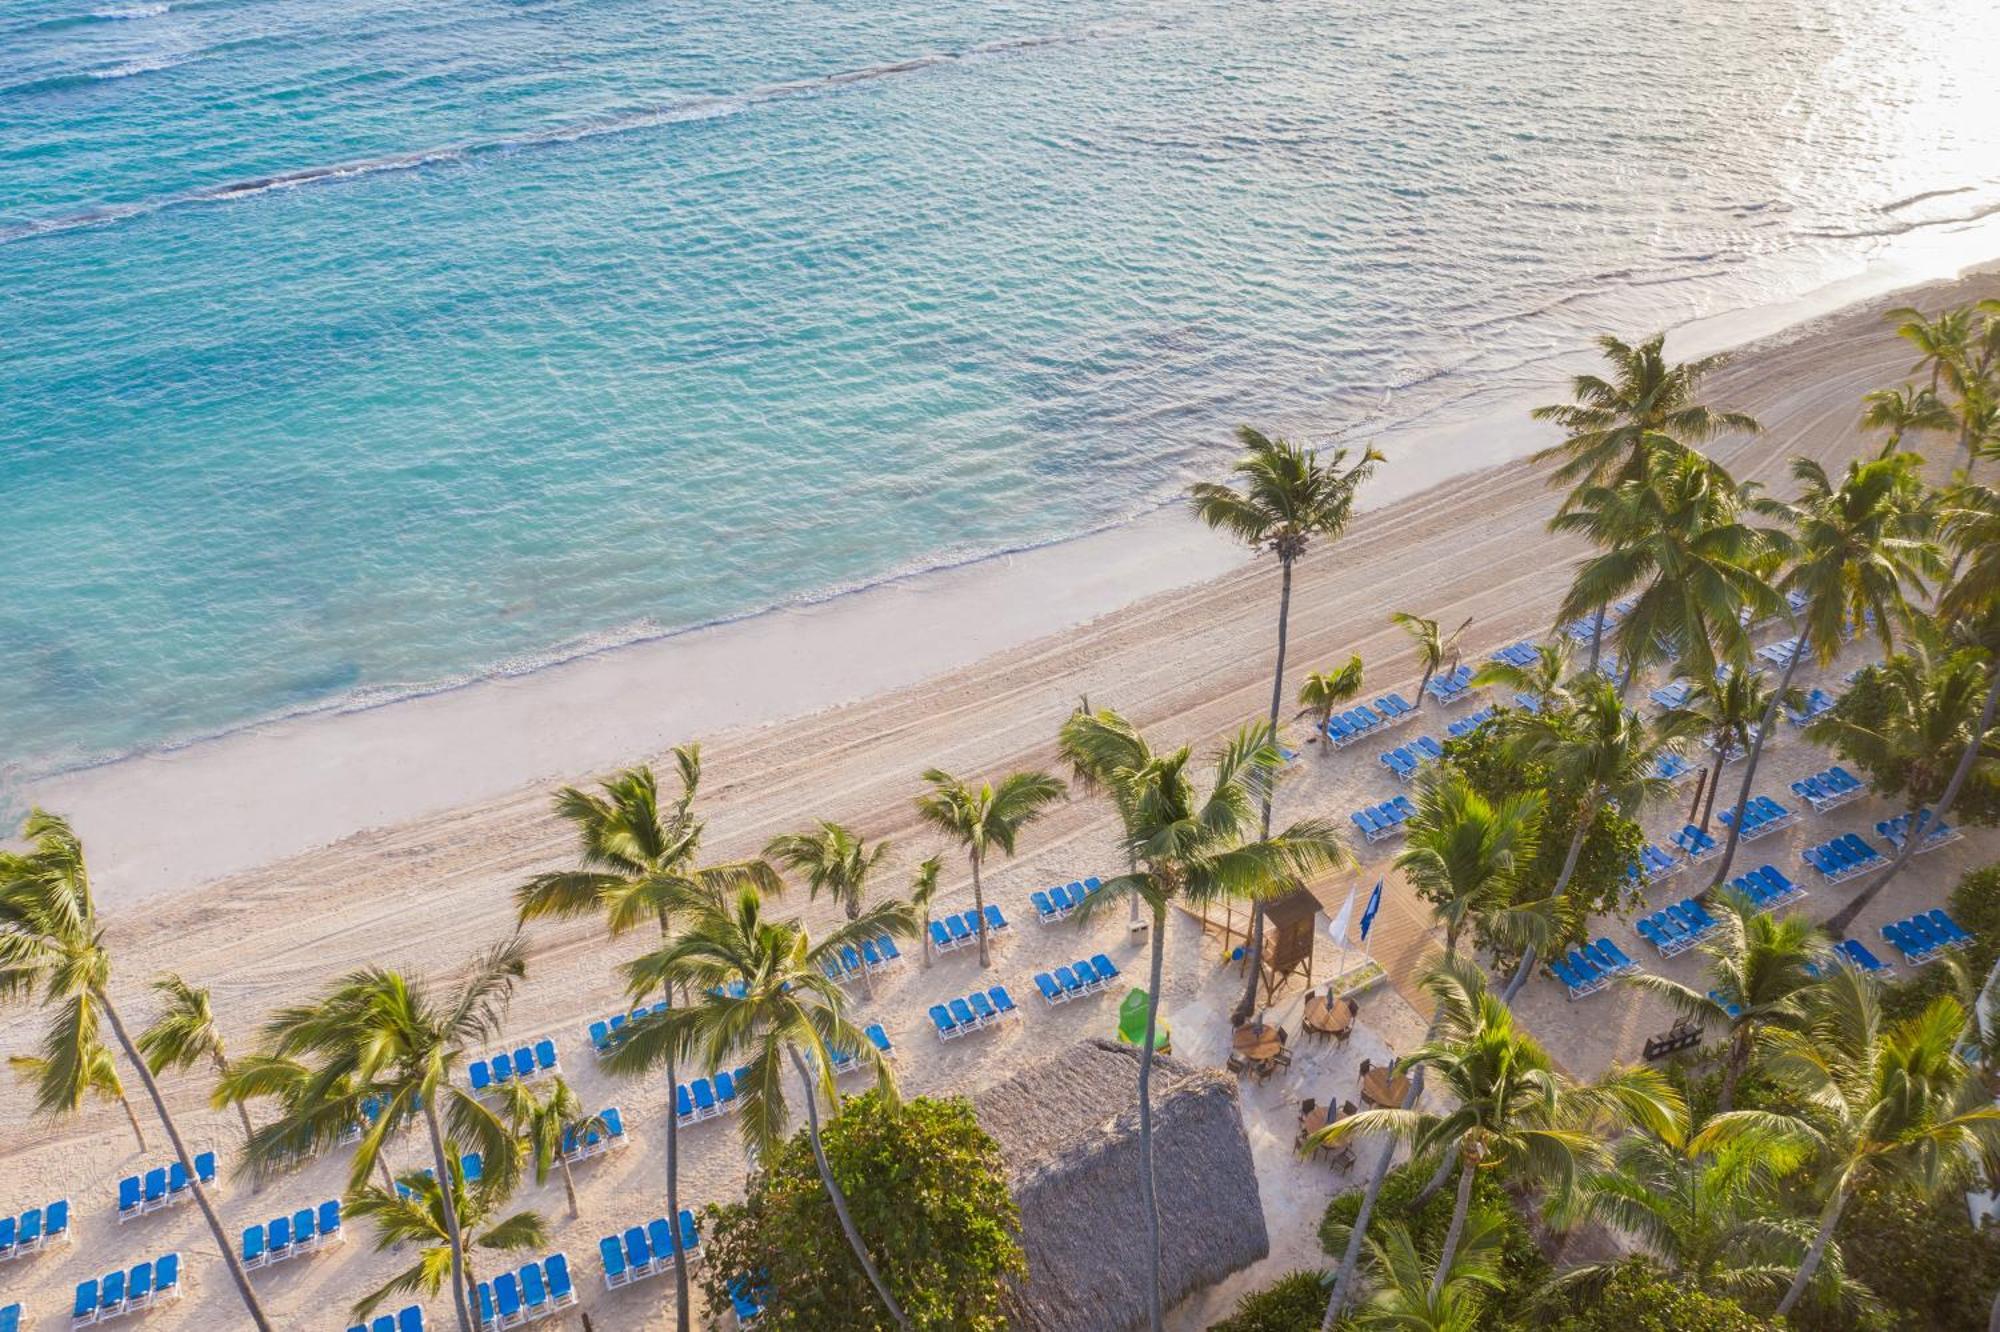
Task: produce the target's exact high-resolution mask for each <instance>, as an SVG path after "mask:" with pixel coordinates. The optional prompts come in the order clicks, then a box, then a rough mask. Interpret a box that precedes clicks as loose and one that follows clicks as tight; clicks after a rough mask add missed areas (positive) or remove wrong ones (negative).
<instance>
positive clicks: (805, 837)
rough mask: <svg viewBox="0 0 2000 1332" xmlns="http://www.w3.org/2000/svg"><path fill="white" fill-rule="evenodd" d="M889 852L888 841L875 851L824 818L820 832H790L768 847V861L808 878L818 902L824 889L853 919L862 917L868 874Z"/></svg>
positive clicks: (844, 829) (809, 893)
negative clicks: (862, 900)
mask: <svg viewBox="0 0 2000 1332" xmlns="http://www.w3.org/2000/svg"><path fill="white" fill-rule="evenodd" d="M888 852H889V844H888V843H887V842H877V843H876V844H875V845H874V846H873V847H872V848H871V847H870V846H869V845H868V844H867V843H866V842H864V841H863V840H862V839H861V838H860V837H858V836H856V835H855V834H854V833H853V832H851V831H849V830H848V829H846V828H843V827H841V826H840V825H839V824H838V823H829V822H827V821H826V820H824V819H822V820H820V824H819V829H818V831H816V832H808V833H786V834H784V835H782V836H778V837H773V838H772V839H771V840H770V841H769V842H768V843H766V844H765V846H764V855H765V856H766V857H767V858H769V859H771V860H775V861H777V862H778V863H779V864H780V865H783V866H784V867H785V868H786V869H790V870H797V871H798V872H799V873H801V874H803V875H805V876H806V891H807V894H808V895H809V896H811V897H812V898H814V899H817V898H818V897H819V895H820V892H821V891H822V890H824V891H825V892H826V894H827V895H828V896H830V897H831V898H833V900H834V901H836V902H838V903H840V908H841V910H842V911H844V912H846V913H847V918H848V919H849V920H853V919H854V918H855V917H856V916H859V915H860V914H861V899H862V897H863V895H864V894H866V892H867V889H868V875H869V873H870V872H871V871H873V870H874V868H875V866H876V864H877V863H878V862H879V861H880V860H881V859H882V857H883V856H885V855H887V854H888Z"/></svg>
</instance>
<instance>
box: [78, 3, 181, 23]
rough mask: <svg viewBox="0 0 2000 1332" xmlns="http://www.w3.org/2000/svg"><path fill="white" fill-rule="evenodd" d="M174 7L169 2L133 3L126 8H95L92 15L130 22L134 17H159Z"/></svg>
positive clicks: (104, 18) (109, 20) (117, 21)
mask: <svg viewBox="0 0 2000 1332" xmlns="http://www.w3.org/2000/svg"><path fill="white" fill-rule="evenodd" d="M171 9H173V6H172V5H169V4H155V5H132V6H130V7H128V8H125V9H93V10H91V11H90V17H92V18H94V19H103V20H104V21H105V22H107V23H123V22H130V21H132V20H134V19H149V18H158V17H159V16H160V15H162V14H165V13H167V12H168V11H170V10H171Z"/></svg>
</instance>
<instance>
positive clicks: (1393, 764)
mask: <svg viewBox="0 0 2000 1332" xmlns="http://www.w3.org/2000/svg"><path fill="white" fill-rule="evenodd" d="M1377 757H1378V758H1379V759H1380V760H1381V763H1382V766H1383V767H1385V768H1387V769H1388V770H1389V771H1390V772H1393V773H1394V774H1396V777H1397V779H1398V780H1400V781H1405V782H1407V781H1409V780H1410V778H1412V777H1414V776H1416V775H1417V769H1418V768H1421V767H1423V766H1424V764H1426V763H1435V762H1437V760H1439V759H1441V758H1443V757H1444V746H1443V745H1441V744H1439V743H1438V742H1437V741H1436V740H1434V739H1432V738H1431V737H1430V736H1427V735H1420V736H1418V737H1417V738H1416V739H1414V740H1412V741H1410V743H1409V744H1407V745H1398V746H1397V747H1396V748H1394V749H1385V750H1383V751H1382V752H1381V754H1379V755H1377Z"/></svg>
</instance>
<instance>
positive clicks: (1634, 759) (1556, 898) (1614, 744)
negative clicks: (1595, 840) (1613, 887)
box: [1503, 675, 1680, 1003]
mask: <svg viewBox="0 0 2000 1332" xmlns="http://www.w3.org/2000/svg"><path fill="white" fill-rule="evenodd" d="M1573 689H1574V691H1575V697H1576V705H1575V706H1574V707H1572V708H1569V709H1567V710H1565V711H1561V712H1544V713H1539V714H1534V715H1530V716H1525V717H1521V718H1519V719H1517V721H1516V723H1515V726H1516V729H1515V732H1514V735H1513V738H1512V739H1511V740H1510V743H1511V744H1513V745H1515V746H1516V747H1517V748H1518V750H1519V752H1520V753H1521V755H1522V756H1523V757H1524V758H1526V759H1528V760H1529V761H1532V762H1538V763H1541V764H1543V765H1544V766H1546V768H1547V769H1548V771H1549V773H1550V776H1551V777H1552V779H1553V781H1554V784H1555V785H1556V786H1558V787H1560V788H1561V789H1564V790H1573V791H1577V792H1580V793H1581V794H1580V797H1579V800H1578V804H1577V807H1576V810H1575V811H1574V815H1573V817H1574V819H1575V824H1576V826H1575V830H1574V831H1573V832H1572V833H1571V834H1570V840H1569V848H1568V849H1567V850H1566V851H1565V852H1564V853H1563V863H1562V869H1561V871H1560V872H1558V874H1557V875H1556V881H1555V883H1554V884H1553V885H1551V886H1550V888H1549V894H1548V900H1549V902H1550V903H1551V904H1553V905H1554V907H1555V909H1556V910H1557V911H1559V912H1560V911H1561V910H1562V899H1563V894H1564V893H1565V892H1567V891H1568V889H1569V885H1570V880H1571V879H1573V878H1574V877H1575V876H1576V867H1577V864H1578V863H1579V862H1580V861H1581V859H1582V857H1583V848H1584V844H1585V843H1586V842H1587V841H1588V840H1589V838H1590V830H1591V828H1592V827H1593V826H1594V825H1595V824H1596V822H1597V811H1598V809H1599V808H1600V807H1601V806H1602V805H1603V804H1604V803H1605V802H1606V801H1610V802H1612V803H1615V804H1616V805H1617V806H1618V808H1619V809H1621V810H1623V811H1624V812H1625V815H1626V816H1627V817H1628V818H1635V819H1636V818H1638V817H1639V815H1640V813H1641V811H1643V810H1644V809H1645V808H1646V806H1648V805H1650V804H1652V803H1653V802H1655V801H1657V800H1660V799H1662V798H1664V797H1665V796H1666V795H1667V794H1668V793H1669V792H1671V791H1672V790H1673V786H1672V784H1671V783H1670V782H1668V781H1667V780H1666V779H1665V778H1664V777H1662V776H1661V775H1660V758H1661V756H1663V755H1665V754H1668V753H1675V752H1678V750H1679V746H1680V742H1679V741H1678V740H1676V739H1674V738H1673V737H1671V736H1665V735H1661V734H1659V733H1657V732H1654V731H1652V730H1650V729H1649V728H1648V727H1647V725H1646V723H1645V722H1644V721H1643V720H1641V719H1640V717H1639V715H1638V714H1637V713H1635V712H1632V711H1631V710H1630V709H1628V708H1627V707H1626V706H1625V704H1624V701H1623V700H1622V699H1621V698H1620V697H1619V695H1618V690H1617V688H1616V687H1615V686H1614V685H1612V684H1611V682H1610V681H1608V680H1606V679H1604V678H1602V677H1601V676H1597V675H1592V676H1589V677H1586V678H1584V679H1582V680H1579V681H1578V682H1577V683H1576V684H1575V685H1574V686H1573ZM1537 954H1538V949H1537V948H1536V947H1534V946H1533V945H1532V944H1531V945H1530V946H1529V947H1528V949H1527V950H1526V952H1525V954H1524V955H1523V956H1522V958H1521V964H1520V966H1519V967H1518V968H1517V969H1516V970H1515V972H1514V978H1513V979H1512V980H1510V981H1509V982H1508V983H1507V989H1506V993H1505V995H1504V996H1503V997H1504V999H1505V1001H1506V1002H1508V1003H1512V1002H1513V1000H1514V996H1515V995H1516V994H1517V993H1519V992H1520V989H1521V986H1522V985H1523V984H1525V983H1526V982H1527V979H1528V977H1529V976H1530V975H1531V974H1532V973H1533V971H1534V967H1535V962H1536V960H1537Z"/></svg>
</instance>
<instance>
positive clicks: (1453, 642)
mask: <svg viewBox="0 0 2000 1332" xmlns="http://www.w3.org/2000/svg"><path fill="white" fill-rule="evenodd" d="M1389 623H1391V624H1394V625H1398V626H1400V627H1401V628H1402V629H1403V631H1404V632H1405V633H1407V634H1409V636H1410V640H1411V642H1413V643H1415V644H1416V648H1417V664H1418V665H1419V666H1421V667H1423V670H1424V678H1423V679H1421V680H1419V681H1417V706H1418V707H1422V706H1423V703H1424V690H1425V689H1427V688H1429V687H1430V683H1431V677H1432V676H1434V675H1436V674H1437V673H1438V672H1439V671H1443V670H1457V669H1458V657H1459V646H1458V643H1459V639H1460V637H1462V636H1463V635H1464V633H1465V631H1466V630H1467V629H1468V628H1470V627H1471V626H1472V617H1471V616H1470V615H1468V616H1466V617H1465V622H1464V623H1463V624H1461V625H1459V626H1458V628H1456V629H1454V630H1452V631H1451V632H1450V633H1448V634H1447V633H1444V632H1442V631H1441V630H1440V629H1439V628H1438V622H1437V621H1436V620H1427V619H1425V618H1424V617H1423V616H1421V615H1412V614H1410V613H1409V612H1408V611H1395V612H1393V613H1392V614H1391V615H1390V616H1389ZM1356 660H1357V661H1358V660H1360V658H1358V657H1357V658H1356Z"/></svg>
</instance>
